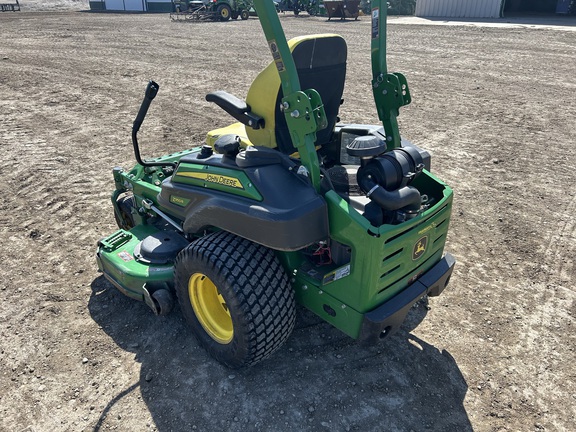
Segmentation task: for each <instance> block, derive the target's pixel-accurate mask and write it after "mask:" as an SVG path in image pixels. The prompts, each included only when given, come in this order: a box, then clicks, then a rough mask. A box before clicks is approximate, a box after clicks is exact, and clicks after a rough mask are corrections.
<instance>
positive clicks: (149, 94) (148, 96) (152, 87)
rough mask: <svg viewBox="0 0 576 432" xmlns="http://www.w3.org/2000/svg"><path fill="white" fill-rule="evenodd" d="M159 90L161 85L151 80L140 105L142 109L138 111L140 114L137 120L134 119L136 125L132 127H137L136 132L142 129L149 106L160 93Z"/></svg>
mask: <svg viewBox="0 0 576 432" xmlns="http://www.w3.org/2000/svg"><path fill="white" fill-rule="evenodd" d="M158 90H160V86H159V85H158V84H157V83H155V82H154V81H152V80H150V81H149V82H148V85H147V86H146V93H145V94H144V100H143V101H142V105H140V111H138V115H137V116H136V120H134V125H133V126H132V129H135V130H136V132H138V131H139V130H140V126H142V122H143V121H144V117H146V113H148V108H150V103H151V102H152V101H153V100H154V98H155V97H156V95H157V94H158Z"/></svg>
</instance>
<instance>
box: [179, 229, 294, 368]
mask: <svg viewBox="0 0 576 432" xmlns="http://www.w3.org/2000/svg"><path fill="white" fill-rule="evenodd" d="M174 273H175V286H176V294H177V296H178V303H179V304H180V308H181V310H182V314H183V315H184V317H185V318H186V321H188V323H189V325H190V326H191V327H192V331H193V333H194V335H195V336H196V338H197V339H198V341H199V343H200V344H201V345H202V346H203V347H204V348H205V349H206V350H207V351H208V352H209V353H210V354H211V355H212V356H213V357H214V358H216V359H217V360H218V361H219V362H221V363H223V364H225V365H227V366H229V367H233V368H238V367H243V366H251V365H253V364H256V363H258V362H259V361H262V360H264V359H265V358H267V357H268V356H270V355H271V354H272V353H273V352H275V351H276V350H277V349H278V348H280V346H282V344H283V343H284V342H285V341H286V339H288V336H290V333H292V329H293V328H294V322H295V319H296V306H295V301H294V292H293V290H292V288H291V286H290V284H289V282H288V278H287V276H286V274H285V272H284V269H283V268H282V266H281V264H280V262H279V261H278V258H276V256H275V255H274V252H273V251H272V250H270V249H267V248H265V247H264V246H260V245H257V244H255V243H252V242H250V241H248V240H246V239H243V238H240V237H237V236H235V235H233V234H230V233H227V232H225V231H221V232H217V233H213V234H209V235H207V236H205V237H202V238H201V239H199V240H197V241H195V242H194V243H191V244H190V245H189V246H188V247H187V248H186V249H184V250H183V251H182V252H180V254H179V255H178V257H177V259H176V263H175V268H174Z"/></svg>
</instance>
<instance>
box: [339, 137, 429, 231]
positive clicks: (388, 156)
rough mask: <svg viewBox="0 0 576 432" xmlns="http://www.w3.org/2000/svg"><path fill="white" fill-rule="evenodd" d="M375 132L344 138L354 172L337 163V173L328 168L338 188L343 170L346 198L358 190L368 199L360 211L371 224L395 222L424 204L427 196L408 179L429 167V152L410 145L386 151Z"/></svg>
mask: <svg viewBox="0 0 576 432" xmlns="http://www.w3.org/2000/svg"><path fill="white" fill-rule="evenodd" d="M378 135H379V134H369V135H363V136H356V137H355V138H354V139H353V140H352V141H351V142H348V143H347V144H346V153H347V154H348V155H349V156H351V157H352V158H354V159H356V160H359V162H360V167H359V168H358V170H357V172H356V173H355V175H354V173H353V172H351V169H350V168H351V166H347V167H342V166H341V167H339V168H338V171H339V173H338V174H337V175H335V174H336V171H337V170H332V173H330V178H331V179H332V181H333V183H334V187H335V189H336V190H337V191H339V190H338V189H339V188H340V189H341V187H342V185H343V183H344V182H343V181H342V180H340V179H341V178H342V175H343V174H344V172H345V177H346V178H345V181H346V182H347V183H348V191H347V192H348V194H349V197H348V198H349V199H350V201H353V200H354V195H359V194H358V192H360V193H361V194H362V195H363V196H365V197H366V198H368V199H369V201H367V203H366V204H365V205H363V214H364V217H366V218H367V219H368V220H369V221H370V223H371V224H372V225H374V226H380V225H382V224H398V223H402V222H404V221H406V220H409V219H412V218H414V217H416V216H418V215H419V214H420V213H421V212H422V211H423V210H425V209H426V208H428V203H427V202H428V197H427V196H426V195H421V194H420V191H419V190H418V189H416V188H415V187H414V186H413V185H412V183H413V182H414V180H415V179H416V178H417V177H418V176H419V175H420V174H421V173H422V171H423V170H424V168H425V167H427V165H428V167H429V162H430V161H429V158H430V156H429V154H428V153H427V152H424V151H421V150H419V149H418V148H417V147H416V146H413V145H406V146H403V147H401V148H397V149H394V150H391V151H386V142H385V141H384V139H382V138H381V137H379V136H378ZM356 166H357V165H356ZM340 191H341V190H340Z"/></svg>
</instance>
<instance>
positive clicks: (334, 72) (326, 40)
mask: <svg viewBox="0 0 576 432" xmlns="http://www.w3.org/2000/svg"><path fill="white" fill-rule="evenodd" d="M288 46H289V48H290V51H291V52H292V57H293V58H294V62H295V64H296V69H297V72H298V77H299V79H300V87H301V89H302V90H307V89H315V90H316V91H318V93H320V96H321V98H322V102H323V104H324V110H325V112H326V117H327V119H328V126H327V127H326V128H325V129H323V130H320V131H318V132H317V133H316V146H317V147H318V146H322V145H323V144H325V143H328V142H329V141H330V139H331V137H332V133H333V131H334V126H335V125H336V122H337V118H338V109H339V108H340V105H341V103H342V93H343V91H344V81H345V78H346V57H347V48H346V42H345V41H344V39H343V38H342V37H341V36H338V35H335V34H320V35H309V36H300V37H297V38H294V39H291V40H290V41H289V42H288ZM283 97H284V94H283V92H282V87H281V82H280V76H279V75H278V71H277V69H276V63H275V62H271V63H270V64H269V65H268V66H267V67H266V68H265V69H264V70H263V71H262V72H260V74H258V76H257V77H256V79H255V80H254V81H253V82H252V85H251V86H250V89H249V90H248V94H247V96H246V102H245V103H244V101H240V100H238V99H236V98H234V97H233V96H231V95H228V94H227V93H225V92H215V93H210V94H209V95H208V96H206V99H207V100H210V101H213V102H216V103H218V105H219V106H221V107H222V108H224V109H225V110H226V111H227V112H229V113H230V114H231V115H233V116H234V117H235V118H237V119H239V120H240V121H241V122H238V123H234V124H231V125H230V126H227V127H224V128H220V129H215V130H212V131H210V132H208V134H207V137H206V142H207V143H208V144H209V145H211V146H214V143H215V142H216V140H217V139H218V138H219V137H220V136H222V135H225V134H233V135H237V136H239V137H240V140H241V145H242V146H249V145H257V146H264V147H269V148H277V149H278V150H280V151H281V152H283V153H285V154H292V153H295V152H296V149H295V148H294V147H293V145H292V140H291V139H290V132H289V130H288V126H287V124H286V118H285V117H284V114H283V113H282V112H281V111H280V102H281V100H282V98H283ZM231 101H235V102H236V105H231ZM241 111H242V112H243V113H242V112H241ZM246 113H247V115H246ZM250 118H252V119H254V118H255V119H258V121H256V122H254V121H252V122H250V121H249V120H244V119H250ZM249 123H250V124H251V126H250V125H249Z"/></svg>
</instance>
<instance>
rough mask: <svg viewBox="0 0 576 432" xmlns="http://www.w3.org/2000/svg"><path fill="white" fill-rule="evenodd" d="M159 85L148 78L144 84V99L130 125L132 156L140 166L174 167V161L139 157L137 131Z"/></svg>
mask: <svg viewBox="0 0 576 432" xmlns="http://www.w3.org/2000/svg"><path fill="white" fill-rule="evenodd" d="M159 89H160V86H159V85H158V84H157V83H155V82H154V81H152V80H150V81H149V82H148V85H147V86H146V93H145V94H144V100H142V105H140V110H139V111H138V115H137V116H136V119H135V120H134V124H133V125H132V145H133V146H134V156H135V157H136V161H137V162H138V163H139V164H140V165H142V166H147V167H151V166H172V167H174V168H176V164H175V163H174V162H146V161H144V160H142V158H141V157H140V148H139V146H138V137H137V135H138V131H139V130H140V126H142V122H143V121H144V118H145V117H146V114H147V113H148V108H150V103H151V102H152V100H153V99H154V98H155V97H156V95H157V94H158V90H159Z"/></svg>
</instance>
